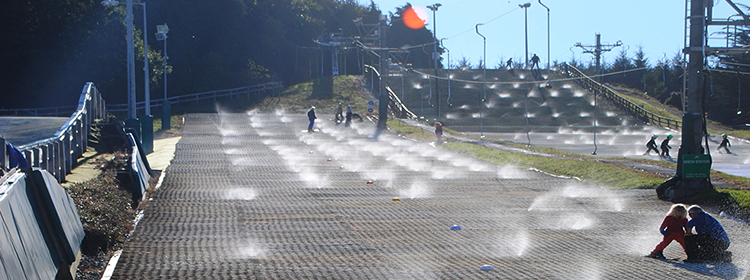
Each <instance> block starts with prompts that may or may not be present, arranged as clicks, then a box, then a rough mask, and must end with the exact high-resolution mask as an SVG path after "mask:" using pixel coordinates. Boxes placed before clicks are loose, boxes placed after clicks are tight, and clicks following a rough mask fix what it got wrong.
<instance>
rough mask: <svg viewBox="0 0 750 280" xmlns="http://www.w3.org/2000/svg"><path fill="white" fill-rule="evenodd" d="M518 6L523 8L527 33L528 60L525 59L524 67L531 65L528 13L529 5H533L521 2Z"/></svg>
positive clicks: (525, 32)
mask: <svg viewBox="0 0 750 280" xmlns="http://www.w3.org/2000/svg"><path fill="white" fill-rule="evenodd" d="M518 7H521V8H523V9H524V10H523V26H524V34H525V37H524V38H525V40H526V61H524V64H523V65H524V67H523V68H524V69H526V68H528V67H529V21H528V15H529V7H531V3H526V4H523V5H521V4H519V5H518Z"/></svg>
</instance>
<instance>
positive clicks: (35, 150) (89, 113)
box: [0, 82, 107, 182]
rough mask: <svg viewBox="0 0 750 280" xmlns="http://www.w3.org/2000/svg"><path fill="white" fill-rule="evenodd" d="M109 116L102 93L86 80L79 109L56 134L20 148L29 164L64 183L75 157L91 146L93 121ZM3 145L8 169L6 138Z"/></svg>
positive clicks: (1, 160) (0, 156)
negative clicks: (89, 140) (89, 143)
mask: <svg viewBox="0 0 750 280" xmlns="http://www.w3.org/2000/svg"><path fill="white" fill-rule="evenodd" d="M106 115H107V110H106V106H105V102H104V99H102V96H101V93H99V91H98V90H97V89H96V87H95V86H94V84H93V83H91V82H89V83H86V85H85V86H84V87H83V92H82V93H81V95H80V97H79V99H78V107H77V109H76V111H75V112H73V114H72V115H71V116H70V118H68V121H66V122H65V124H63V125H62V127H60V129H59V130H58V131H57V132H56V133H55V135H54V136H52V137H50V138H47V139H42V140H39V141H36V142H33V143H29V144H25V145H21V146H18V147H17V148H18V150H19V151H21V152H22V153H23V154H24V156H25V157H26V160H27V161H28V162H29V166H30V167H37V168H41V169H44V170H47V172H49V173H50V174H52V175H53V176H54V177H55V178H56V179H57V180H58V182H64V181H65V175H67V174H68V173H70V171H71V170H72V168H73V162H74V160H75V159H77V158H79V157H81V156H83V153H84V152H86V149H87V148H88V135H89V134H91V124H92V123H93V121H94V120H95V119H102V118H104V117H105V116H106ZM0 145H2V149H0V150H2V152H0V167H2V168H3V169H4V170H6V169H8V160H7V155H6V149H5V145H6V143H5V139H2V138H0Z"/></svg>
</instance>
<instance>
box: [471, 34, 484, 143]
mask: <svg viewBox="0 0 750 280" xmlns="http://www.w3.org/2000/svg"><path fill="white" fill-rule="evenodd" d="M480 25H484V24H483V23H477V25H475V26H474V29H475V30H476V31H477V35H479V36H481V37H482V42H483V44H484V46H485V47H484V49H485V50H486V49H487V38H486V37H484V35H482V34H481V33H479V26H480ZM485 55H486V51H485ZM484 59H485V60H487V58H486V57H485V58H484ZM484 63H485V65H486V63H487V62H484ZM483 68H485V69H486V68H487V67H486V66H485V67H483ZM484 71H486V70H484ZM483 73H484V72H483ZM483 76H484V82H483V83H482V92H483V94H484V97H483V98H480V99H479V138H480V139H482V138H484V126H483V124H482V107H483V106H484V98H486V97H487V75H483Z"/></svg>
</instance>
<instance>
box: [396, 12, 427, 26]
mask: <svg viewBox="0 0 750 280" xmlns="http://www.w3.org/2000/svg"><path fill="white" fill-rule="evenodd" d="M401 18H403V19H404V24H406V26H407V27H409V28H411V29H420V28H422V27H424V23H425V20H423V19H421V18H419V16H418V15H417V12H416V11H414V9H413V8H411V7H409V8H408V9H406V11H404V14H403V15H402V16H401Z"/></svg>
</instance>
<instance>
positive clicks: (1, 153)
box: [0, 136, 8, 171]
mask: <svg viewBox="0 0 750 280" xmlns="http://www.w3.org/2000/svg"><path fill="white" fill-rule="evenodd" d="M6 146H7V144H6V143H5V138H3V137H2V136H0V170H3V171H5V170H8V153H7V150H8V149H7V148H6Z"/></svg>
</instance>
